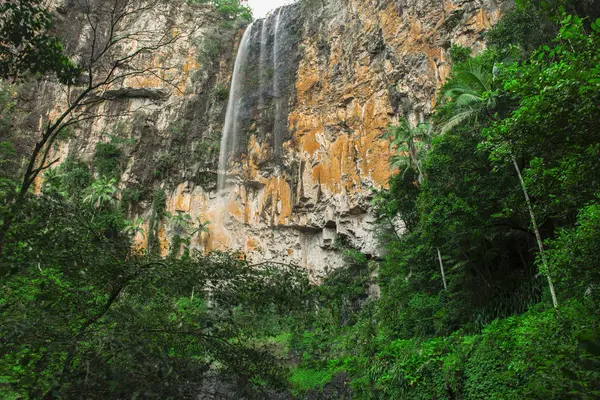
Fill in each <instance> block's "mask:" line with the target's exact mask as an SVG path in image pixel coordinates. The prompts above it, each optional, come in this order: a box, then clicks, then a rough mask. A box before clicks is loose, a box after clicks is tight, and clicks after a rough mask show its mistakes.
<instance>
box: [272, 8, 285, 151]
mask: <svg viewBox="0 0 600 400" xmlns="http://www.w3.org/2000/svg"><path fill="white" fill-rule="evenodd" d="M284 10H285V8H283V7H282V8H280V9H279V10H277V18H276V19H275V33H274V35H275V38H274V40H273V97H274V100H275V124H274V126H273V152H274V154H275V155H279V153H280V151H279V150H280V147H281V142H282V136H283V135H282V132H281V128H282V127H281V117H282V116H281V101H282V99H281V92H280V90H279V79H278V78H279V77H278V72H279V46H280V43H279V39H280V35H279V26H280V22H281V14H282V13H283V12H284Z"/></svg>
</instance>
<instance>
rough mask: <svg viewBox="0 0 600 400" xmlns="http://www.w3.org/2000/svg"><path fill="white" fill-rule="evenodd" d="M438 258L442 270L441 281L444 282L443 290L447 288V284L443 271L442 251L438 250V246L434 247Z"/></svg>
mask: <svg viewBox="0 0 600 400" xmlns="http://www.w3.org/2000/svg"><path fill="white" fill-rule="evenodd" d="M436 249H437V254H438V260H439V261H440V270H441V271H442V281H443V282H444V290H446V291H447V290H448V285H447V284H446V274H445V273H444V262H443V261H442V253H441V252H440V248H439V247H436Z"/></svg>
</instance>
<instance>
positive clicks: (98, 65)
mask: <svg viewBox="0 0 600 400" xmlns="http://www.w3.org/2000/svg"><path fill="white" fill-rule="evenodd" d="M159 3H160V1H159V0H143V1H134V0H114V1H113V2H104V1H100V0H94V1H92V0H78V1H77V2H76V4H75V9H76V11H77V12H81V15H82V16H83V20H84V21H85V24H84V25H85V29H86V30H87V31H88V32H89V38H88V40H87V43H86V44H87V47H86V48H85V51H83V52H82V54H80V59H81V61H80V65H79V68H78V71H80V72H81V73H80V74H78V76H77V78H76V79H74V80H70V81H68V82H66V85H65V86H64V90H65V92H66V96H65V98H64V102H63V103H62V104H59V105H58V106H57V107H56V109H55V111H57V112H56V113H53V114H52V115H57V116H56V117H52V116H50V114H49V115H47V116H46V117H45V120H44V123H43V125H42V128H41V130H40V131H38V132H36V133H35V135H36V143H35V145H34V147H33V149H32V150H31V153H30V154H29V155H28V156H27V158H28V161H27V163H26V167H25V171H24V173H23V175H22V179H21V183H20V185H19V187H18V188H17V190H16V193H14V194H12V195H11V196H9V197H8V198H7V200H6V202H7V205H6V208H7V210H8V211H7V212H6V213H5V215H3V216H2V224H1V226H0V254H2V249H3V246H4V243H5V240H6V236H7V234H8V232H9V230H10V227H11V225H12V223H13V221H14V220H15V218H17V215H18V214H19V211H20V208H21V205H22V204H23V202H24V199H25V197H26V196H27V193H28V191H29V189H30V187H31V186H32V184H33V182H34V181H35V180H36V178H37V177H38V175H39V174H40V173H41V172H42V171H44V170H46V169H48V168H50V167H51V166H52V165H54V164H56V163H57V162H58V161H59V159H55V160H48V158H49V156H50V154H51V150H52V146H53V144H54V142H55V141H56V140H57V137H58V135H59V134H60V133H61V132H62V131H63V130H65V129H67V128H70V127H74V126H77V125H78V124H81V123H83V122H90V121H93V120H95V119H97V118H99V117H100V116H102V117H105V118H114V117H116V116H119V115H123V114H122V113H121V114H118V113H115V112H114V111H110V110H105V111H101V110H102V108H101V107H100V106H101V105H102V104H104V103H105V102H107V101H109V100H110V99H111V98H112V97H111V95H110V93H112V92H111V91H114V90H116V89H119V88H121V87H122V86H123V84H124V83H125V81H126V80H127V79H132V78H135V77H143V76H148V77H153V78H158V79H162V80H165V82H166V83H167V84H170V82H169V81H168V80H166V79H165V78H162V76H163V75H164V74H163V73H164V72H166V71H169V70H171V69H172V68H170V67H169V66H164V65H161V66H154V65H152V64H151V63H148V62H147V61H146V60H144V58H145V57H147V56H148V55H152V54H153V53H155V52H157V51H159V50H161V49H164V48H166V47H168V46H171V45H173V44H174V43H175V42H176V41H178V40H179V39H180V38H181V37H183V36H185V35H186V33H182V32H179V33H175V34H173V33H172V32H171V31H170V30H168V29H163V30H159V29H158V28H157V29H155V30H153V29H142V28H137V27H136V25H135V22H136V20H138V19H139V18H140V17H141V16H142V15H144V13H148V12H150V11H151V10H152V9H153V8H154V7H157V6H158V4H159ZM33 4H37V3H33ZM35 7H37V8H36V10H38V9H39V6H35ZM38 13H41V15H42V16H41V17H40V18H41V19H42V20H43V22H44V23H43V24H42V27H43V28H47V22H46V18H47V12H44V11H39V12H38ZM5 33H6V32H5ZM6 40H8V41H9V43H10V41H11V39H10V37H0V41H6ZM40 72H41V71H40ZM43 79H44V80H45V81H47V82H48V83H52V82H53V80H52V79H51V77H49V76H46V77H44V78H43ZM59 82H61V81H60V80H59ZM61 83H65V82H64V81H62V82H61Z"/></svg>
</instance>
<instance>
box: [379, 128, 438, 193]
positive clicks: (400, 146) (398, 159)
mask: <svg viewBox="0 0 600 400" xmlns="http://www.w3.org/2000/svg"><path fill="white" fill-rule="evenodd" d="M384 137H385V138H388V139H390V148H391V147H396V151H397V152H398V153H400V154H397V155H395V156H392V159H391V162H392V165H393V166H395V167H398V168H400V169H403V170H404V171H403V173H404V174H406V172H407V171H408V170H409V169H410V168H415V169H416V170H417V172H418V173H419V184H421V183H423V171H421V165H420V163H419V159H420V158H421V156H422V153H423V151H424V150H426V149H427V148H428V146H429V144H430V138H431V125H430V124H428V123H426V122H422V123H420V124H418V125H417V126H415V127H414V128H411V126H410V124H409V123H408V121H407V120H406V119H404V118H403V119H402V120H400V123H399V124H398V125H397V126H390V127H389V128H388V131H387V132H386V134H385V136H384ZM407 156H408V157H407Z"/></svg>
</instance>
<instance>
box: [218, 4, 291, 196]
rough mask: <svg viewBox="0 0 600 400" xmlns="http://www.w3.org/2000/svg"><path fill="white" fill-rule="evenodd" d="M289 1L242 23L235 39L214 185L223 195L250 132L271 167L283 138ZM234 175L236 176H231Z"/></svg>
mask: <svg viewBox="0 0 600 400" xmlns="http://www.w3.org/2000/svg"><path fill="white" fill-rule="evenodd" d="M296 11H297V8H296V7H295V6H293V5H292V6H285V7H281V8H279V9H277V10H276V11H274V12H273V13H271V14H269V15H268V16H267V17H266V18H264V19H261V20H257V21H255V22H253V23H251V24H250V25H248V27H247V28H246V30H245V32H244V34H243V36H242V39H241V41H240V44H239V48H238V53H237V56H236V60H235V66H234V70H233V75H232V79H231V86H230V89H229V100H228V103H227V114H226V116H225V125H224V127H223V134H222V137H221V148H220V154H219V167H218V183H217V189H218V193H219V195H220V197H225V194H226V192H227V191H226V189H227V187H228V181H232V179H233V178H235V177H236V175H239V173H238V172H236V171H239V168H237V169H236V166H238V164H239V161H240V160H241V159H243V157H242V155H243V154H245V153H246V149H247V146H246V145H247V142H248V140H249V137H250V136H251V135H255V136H256V140H257V141H258V142H259V144H260V145H261V148H262V149H263V150H264V152H263V154H264V155H265V160H263V162H266V163H267V164H269V163H270V164H269V165H271V167H272V168H275V166H276V165H277V164H278V163H280V159H281V156H282V153H283V150H282V149H283V143H284V142H285V141H286V140H288V139H289V138H290V137H289V131H288V113H289V104H290V99H291V98H293V91H294V90H295V85H294V83H295V78H296V74H297V65H298V62H299V57H298V40H299V39H298V34H297V33H298V27H299V24H298V23H297V16H298V13H297V12H296ZM237 178H238V179H239V176H237Z"/></svg>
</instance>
